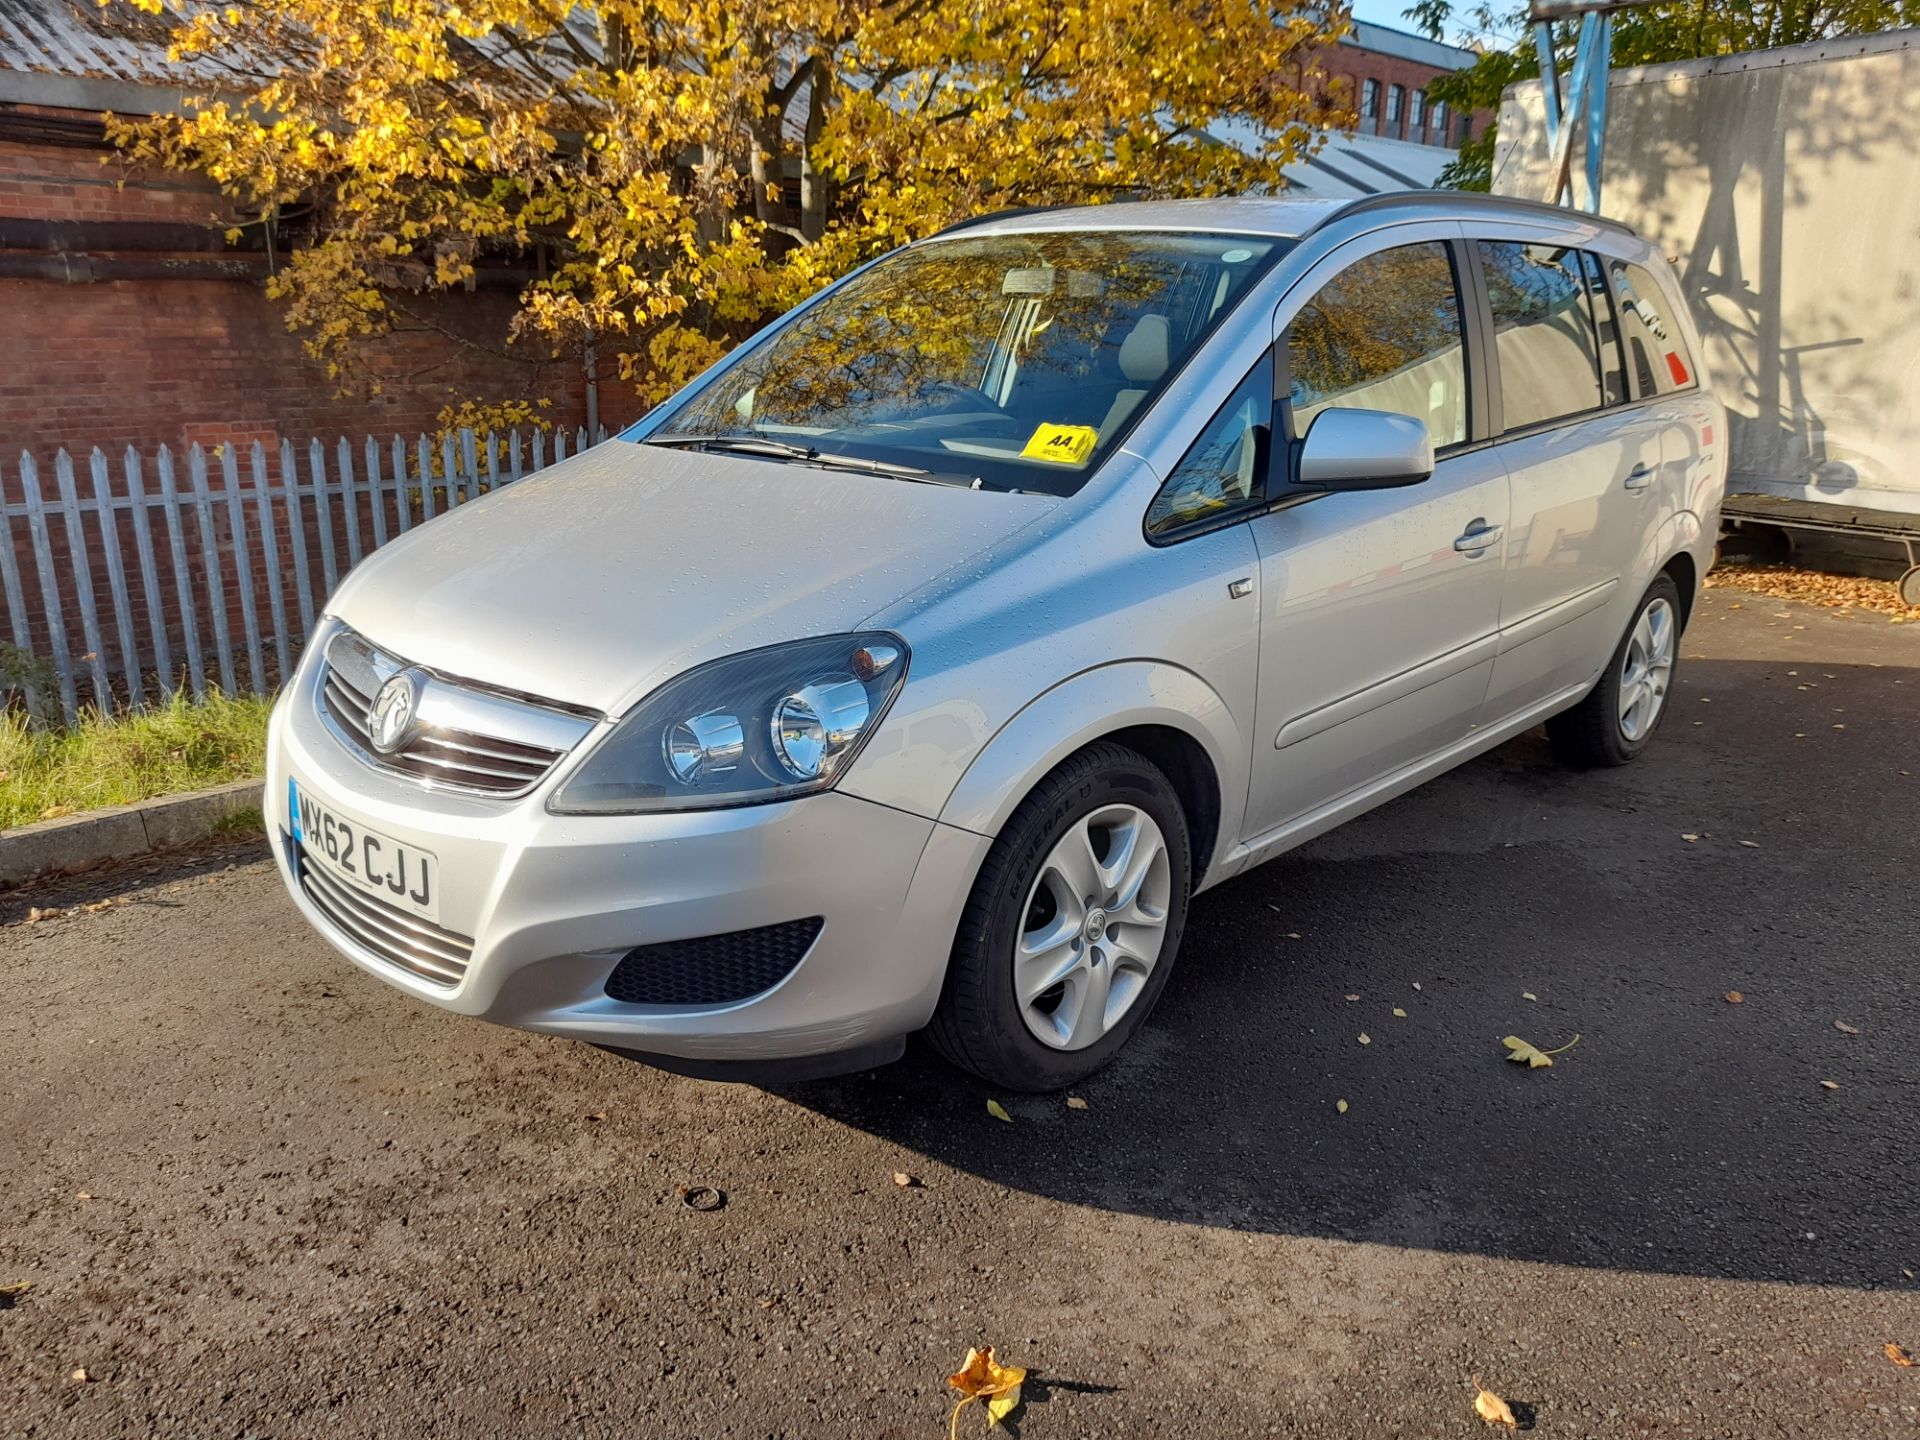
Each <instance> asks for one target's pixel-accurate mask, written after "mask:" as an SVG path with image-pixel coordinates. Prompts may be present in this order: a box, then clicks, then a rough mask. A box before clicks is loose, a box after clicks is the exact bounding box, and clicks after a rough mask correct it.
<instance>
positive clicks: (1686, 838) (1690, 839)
mask: <svg viewBox="0 0 1920 1440" xmlns="http://www.w3.org/2000/svg"><path fill="white" fill-rule="evenodd" d="M1680 838H1681V839H1682V840H1684V841H1686V842H1687V843H1688V844H1689V845H1691V844H1693V843H1694V842H1695V841H1696V840H1698V839H1699V838H1700V837H1699V836H1698V835H1682V836H1681V837H1680Z"/></svg>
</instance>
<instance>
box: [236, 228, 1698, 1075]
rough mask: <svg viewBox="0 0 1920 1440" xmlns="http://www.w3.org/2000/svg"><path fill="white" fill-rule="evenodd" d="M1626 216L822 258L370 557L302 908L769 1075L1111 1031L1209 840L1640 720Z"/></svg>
mask: <svg viewBox="0 0 1920 1440" xmlns="http://www.w3.org/2000/svg"><path fill="white" fill-rule="evenodd" d="M1699 349H1700V347H1699V341H1698V337H1697V336H1696V334H1695V331H1694V328H1693V325H1692V324H1691V322H1690V321H1689V319H1688V316H1687V311H1686V309H1685V307H1684V306H1683V305H1682V303H1681V298H1680V295H1679V292H1678V290H1677V289H1676V287H1675V284H1674V280H1673V277H1672V275H1671V274H1670V273H1669V271H1668V269H1667V266H1666V265H1665V263H1664V262H1663V261H1662V259H1661V257H1660V256H1659V254H1658V253H1657V252H1656V251H1655V250H1654V249H1653V248H1652V247H1650V246H1649V245H1648V244H1646V243H1645V242H1644V241H1642V240H1640V239H1637V238H1636V237H1635V236H1634V235H1633V234H1632V232H1630V231H1629V230H1627V229H1626V228H1625V227H1623V226H1620V225H1617V224H1613V223H1611V222H1608V221H1605V220H1600V219H1595V218H1592V217H1588V216H1584V215H1580V214H1575V213H1572V212H1569V211H1565V210H1558V209H1550V208H1547V207H1543V206H1536V205H1531V204H1527V203H1524V202H1517V201H1505V200H1494V199H1489V198H1487V197H1475V196H1469V195H1459V194H1442V193H1410V194H1404V195H1387V196H1380V197H1375V198H1371V199H1368V200H1364V201H1360V202H1357V203H1352V204H1345V205H1341V204H1336V203H1332V202H1323V201H1297V200H1274V199H1240V200H1223V201H1195V202H1182V203H1142V204H1117V205H1112V206H1105V207H1100V208H1092V209H1066V210H1039V211H1030V212H1017V213H1012V214H1008V215H1003V216H995V217H989V218H986V219H982V220H978V221H974V222H971V223H968V224H965V225H961V226H958V227H956V228H954V229H952V230H949V231H947V232H945V233H943V234H941V235H938V236H935V237H933V238H931V239H929V240H925V241H922V242H919V243H916V244H913V245H909V246H907V247H905V248H904V249H901V250H898V251H895V252H894V253H892V254H891V255H888V256H886V257H884V258H883V259H880V260H878V261H876V262H874V263H872V264H871V265H868V266H867V267H865V268H864V269H861V270H858V271H856V272H854V273H853V274H851V275H849V276H847V277H846V278H845V279H843V280H841V281H840V282H839V283H838V284H836V285H834V286H832V287H831V288H829V289H827V290H825V291H824V292H822V293H821V294H820V295H818V296H816V297H815V298H814V299H812V300H811V301H809V302H808V303H806V304H805V305H802V306H801V307H799V308H798V309H796V310H795V311H793V312H792V313H791V314H789V315H787V316H785V317H783V318H782V319H781V320H779V321H778V322H776V323H775V324H774V325H772V326H770V327H769V328H768V329H767V330H765V331H764V332H762V333H761V334H760V335H758V336H756V337H754V338H753V339H752V340H751V341H749V342H747V343H745V344H743V345H741V346H740V347H739V348H738V349H736V350H735V351H734V352H733V354H732V355H730V356H729V357H728V358H727V359H726V360H725V361H723V362H722V363H721V364H719V365H717V366H715V367H714V368H713V369H712V370H711V371H709V372H708V373H707V374H705V375H703V376H701V377H700V378H699V379H698V380H696V381H695V382H693V383H692V384H691V385H689V386H687V387H686V388H685V389H684V390H683V391H681V392H680V394H678V395H677V396H675V397H674V398H673V399H672V400H671V401H669V402H668V403H666V404H665V405H663V406H661V407H659V408H658V409H657V410H655V411H654V412H653V413H652V414H650V415H649V416H648V417H647V418H646V419H645V420H643V421H642V422H641V423H639V424H638V425H636V426H634V427H633V428H632V429H630V430H629V431H627V432H626V433H625V434H624V435H622V436H620V437H619V438H618V439H617V440H614V441H610V442H608V443H606V444H604V445H601V446H599V447H598V448H596V449H593V450H591V451H588V452H587V453H584V454H582V455H580V456H578V457H577V458H575V459H573V460H571V461H569V462H567V463H566V464H564V465H561V466H558V467H556V468H554V469H553V470H551V471H548V472H546V473H543V474H542V475H540V476H539V477H537V478H535V479H532V480H529V481H524V482H522V483H520V484H517V485H514V486H512V487H511V488H508V489H504V490H502V491H500V492H498V493H496V494H493V495H491V496H489V497H487V498H485V499H482V500H480V501H478V502H477V503H473V504H469V505H463V506H461V507H460V508H458V509H456V510H454V511H452V512H451V513H449V514H446V515H444V516H443V517H442V518H440V519H438V520H436V521H434V522H433V523H432V524H431V525H428V526H425V527H424V528H421V529H416V530H414V531H412V532H411V533H409V534H407V535H405V536H404V537H402V538H400V539H398V540H396V541H395V542H393V543H392V544H390V545H388V546H387V547H386V548H385V549H383V550H381V551H380V552H379V553H378V554H377V555H376V556H374V557H373V558H372V559H370V560H368V561H367V562H366V563H364V564H363V565H361V566H360V567H359V568H358V569H357V570H355V571H354V573H353V574H352V576H351V577H350V578H349V579H348V580H347V581H346V583H345V584H343V585H342V586H341V588H340V590H339V592H338V593H337V595H336V596H335V597H334V599H333V600H332V602H331V604H330V606H329V610H328V616H327V620H326V623H325V626H324V627H323V628H322V630H321V631H320V632H319V633H318V635H317V636H316V638H315V639H314V641H313V643H312V644H311V645H310V647H309V649H308V651H307V654H306V655H305V657H304V659H303V660H302V662H301V664H300V667H299V670H298V672H297V674H296V675H295V676H294V677H293V679H292V682H291V683H290V684H289V685H288V686H287V688H286V692H285V694H284V696H283V698H282V700H281V702H280V704H279V707H278V709H277V711H276V713H275V716H274V722H273V730H272V743H271V758H270V764H269V776H268V784H267V814H268V815H269V817H270V818H271V821H272V823H273V827H274V829H275V830H276V831H277V833H278V837H279V862H280V865H281V867H282V869H283V872H284V875H285V879H286V883H287V888H288V890H289V892H290V893H291V895H292V897H293V901H294V903H295V904H296V905H297V906H299V908H300V910H301V912H302V913H303V914H304V915H305V916H306V917H307V919H308V920H309V921H310V922H311V923H312V924H313V926H314V927H315V928H316V929H317V930H319V931H320V933H321V934H322V935H324V936H325V937H326V938H327V939H328V940H329V941H330V942H331V943H332V944H333V945H334V946H335V947H336V948H338V949H339V950H340V951H341V952H342V953H343V954H345V955H346V956H347V957H348V958H349V959H351V960H352V961H354V962H355V963H356V964H358V965H360V966H361V967H363V968H364V969H366V970H368V971H371V972H372V973H373V974H374V975H376V976H378V977H379V978H381V979H382V980H385V981H386V982H387V983H389V984H391V985H393V986H395V987H396V988H398V989H401V990H404V991H407V992H408V993H410V994H412V995H414V996H416V997H418V998H419V999H421V1000H425V1001H428V1002H430V1003H432V1004H435V1005H439V1006H442V1007H444V1008H446V1009H449V1010H453V1011H458V1012H460V1013H462V1014H467V1015H472V1016H476V1017H479V1018H482V1019H487V1020H494V1021H498V1022H501V1023H503V1024H508V1025H514V1026H519V1027H522V1028H525V1029H528V1030H535V1031H540V1032H543V1033H545V1034H549V1035H560V1036H568V1037H571V1038H573V1039H577V1040H584V1041H588V1042H591V1043H593V1044H596V1045H602V1046H608V1047H612V1048H615V1049H618V1050H620V1051H623V1052H627V1053H632V1054H637V1055H640V1056H642V1057H643V1058H646V1059H649V1060H651V1061H653V1062H655V1063H657V1064H661V1065H664V1066H667V1067H669V1068H674V1069H681V1070H686V1071H691V1072H693V1073H697V1074H709V1075H716V1076H735V1077H742V1078H754V1079H768V1078H780V1077H789V1078H799V1077H805V1076H808V1075H819V1074H827V1073H833V1072H835V1071H841V1070H847V1069H852V1068H858V1067H862V1066H867V1065H872V1064H876V1063H880V1062H883V1061H885V1060H888V1059H890V1058H892V1057H894V1056H896V1055H898V1054H899V1052H900V1050H901V1047H902V1044H903V1042H904V1038H905V1037H906V1036H907V1035H908V1034H909V1033H911V1032H914V1031H918V1030H925V1031H927V1033H928V1034H929V1036H930V1037H931V1039H932V1041H933V1043H934V1044H935V1045H936V1046H937V1047H938V1048H939V1049H940V1050H941V1051H942V1052H943V1053H944V1054H946V1055H947V1056H948V1057H950V1058H951V1059H952V1060H954V1061H955V1062H957V1063H958V1064H960V1065H962V1066H964V1067H965V1068H967V1069H969V1070H971V1071H973V1072H975V1073H976V1074H978V1075H980V1076H983V1077H985V1078H987V1079H988V1080H990V1081H992V1082H993V1083H994V1084H995V1085H997V1086H1002V1087H1006V1088H1008V1089H1011V1090H1045V1089H1050V1088H1054V1087H1058V1086H1062V1085H1065V1084H1068V1083H1070V1082H1072V1081H1074V1080H1076V1079H1078V1078H1080V1077H1081V1076H1084V1075H1086V1074H1088V1073H1089V1072H1090V1071H1092V1070H1094V1069H1096V1068H1098V1067H1099V1066H1100V1065H1102V1064H1104V1063H1105V1062H1106V1061H1108V1060H1109V1059H1111V1058H1112V1056H1113V1055H1114V1053H1115V1051H1117V1050H1118V1049H1119V1048H1120V1046H1121V1045H1123V1044H1125V1043H1126V1041H1127V1038H1128V1037H1129V1036H1130V1035H1131V1034H1132V1033H1133V1032H1134V1031H1135V1030H1136V1029H1138V1028H1139V1026H1140V1025H1141V1024H1142V1023H1143V1022H1144V1021H1145V1019H1146V1017H1147V1015H1148V1013H1149V1012H1150V1011H1151V1010H1152V1008H1153V1004H1154V1001H1155V1000H1156V998H1157V997H1158V996H1159V994H1160V991H1161V989H1162V988H1163V987H1164V986H1165V985H1166V984H1167V982H1168V978H1169V975H1170V974H1171V972H1172V970H1173V964H1174V960H1175V958H1176V956H1177V955H1178V953H1179V949H1180V937H1181V931H1182V929H1183V927H1184V926H1185V923H1186V918H1187V907H1188V904H1189V902H1190V900H1191V898H1192V896H1193V895H1194V894H1196V893H1197V892H1199V891H1201V890H1204V889H1206V888H1207V887H1209V886H1212V885H1218V884H1220V883H1221V882H1222V881H1224V880H1228V879H1230V878H1232V877H1233V876H1235V875H1238V874H1240V873H1241V872H1243V871H1245V870H1246V869H1248V868H1249V867H1251V866H1253V865H1257V864H1259V863H1260V862H1261V861H1263V860H1268V859H1271V858H1272V857H1274V856H1275V855H1278V854H1280V853H1281V852H1283V851H1285V850H1288V849H1291V848H1292V847H1294V846H1296V845H1299V844H1301V843H1302V842H1304V841H1306V840H1309V839H1311V838H1313V837H1314V836H1316V835H1319V834H1321V833H1322V832H1324V831H1326V830H1329V829H1331V828H1332V827H1334V826H1336V825H1338V824H1340V823H1341V822H1342V821H1344V820H1347V819H1349V818H1350V817H1352V816H1355V815H1358V814H1360V813H1361V812H1363V811H1365V810H1369V809H1371V808H1372V807H1374V806H1376V805H1379V804H1380V803H1382V802H1383V801H1386V800H1390V799H1392V798H1393V797H1394V796H1396V795H1399V794H1401V793H1403V792H1405V791H1406V790H1409V789H1411V788H1412V787H1413V786H1415V785H1418V784H1420V783H1421V782H1422V781H1423V780H1426V779H1428V778H1430V777H1432V776H1434V775H1437V774H1439V773H1440V772H1441V771H1443V770H1446V769H1448V768H1449V767H1451V766H1454V765H1458V764H1460V763H1461V762H1462V761H1463V760H1466V759H1468V758H1470V757H1472V756H1474V755H1477V754H1479V753H1480V752H1482V751H1485V750H1487V749H1490V748H1491V747H1493V746H1495V745H1498V744H1500V743H1501V742H1502V741H1503V740H1506V739H1508V738H1509V737H1511V736H1513V735H1516V734H1518V733H1520V732H1521V731H1523V730H1525V729H1527V728H1528V727H1530V726H1534V725H1538V724H1540V723H1541V722H1542V721H1544V722H1546V725H1547V729H1548V733H1549V735H1550V736H1551V738H1552V741H1553V744H1554V746H1555V748H1556V749H1557V751H1558V752H1559V753H1560V754H1561V755H1562V756H1563V757H1564V758H1565V759H1567V760H1569V761H1571V762H1573V763H1575V764H1579V765H1613V764H1620V763H1623V762H1625V761H1628V760H1631V759H1632V758H1633V757H1634V756H1635V755H1636V754H1638V753H1639V751H1640V750H1641V749H1642V748H1643V747H1644V746H1645V745H1646V744H1647V743H1648V740H1649V739H1650V737H1651V736H1652V734H1653V731H1654V729H1655V727H1656V726H1657V725H1658V723H1659V721H1660V718H1661V714H1662V710H1663V706H1664V703H1665V701H1666V698H1667V696H1668V694H1669V691H1670V689H1671V686H1672V683H1673V673H1674V666H1675V663H1676V660H1677V653H1678V652H1677V642H1678V638H1679V635H1680V632H1681V630H1682V628H1683V627H1684V626H1685V624H1686V621H1687V615H1688V612H1689V610H1690V609H1691V608H1692V606H1693V604H1694V600H1695V597H1696V595H1697V594H1698V592H1699V586H1700V581H1701V577H1702V576H1703V574H1704V573H1705V571H1706V569H1707V567H1708V565H1709V563H1710V560H1711V555H1712V546H1713V540H1714V536H1715V532H1716V529H1717V515H1718V510H1719V505H1720V499H1721V493H1722V489H1723V487H1724V481H1725V474H1726V467H1727V431H1726V417H1725V414H1724V412H1723V410H1722V407H1721V406H1720V404H1719V403H1718V402H1717V401H1716V400H1715V399H1714V398H1713V396H1712V394H1711V393H1710V392H1709V391H1708V389H1707V387H1706V384H1705V381H1704V379H1703V377H1702V376H1701V373H1700V368H1699Z"/></svg>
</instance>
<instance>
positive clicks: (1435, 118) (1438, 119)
mask: <svg viewBox="0 0 1920 1440" xmlns="http://www.w3.org/2000/svg"><path fill="white" fill-rule="evenodd" d="M1447 118H1448V117H1447V102H1446V101H1444V100H1436V101H1434V102H1433V113H1432V115H1430V116H1429V117H1428V119H1429V121H1430V122H1431V124H1432V125H1433V143H1434V144H1436V145H1444V144H1446V143H1447V136H1448V135H1449V134H1450V133H1451V132H1450V131H1448V129H1447Z"/></svg>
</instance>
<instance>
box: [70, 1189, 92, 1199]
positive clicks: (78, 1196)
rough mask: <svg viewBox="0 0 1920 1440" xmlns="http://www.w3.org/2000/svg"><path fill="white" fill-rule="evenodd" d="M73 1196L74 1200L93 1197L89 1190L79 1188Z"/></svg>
mask: <svg viewBox="0 0 1920 1440" xmlns="http://www.w3.org/2000/svg"><path fill="white" fill-rule="evenodd" d="M73 1198H74V1199H76V1200H91V1199H93V1194H92V1192H91V1191H87V1190H79V1191H76V1192H75V1193H74V1197H73Z"/></svg>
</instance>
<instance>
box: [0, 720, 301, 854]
mask: <svg viewBox="0 0 1920 1440" xmlns="http://www.w3.org/2000/svg"><path fill="white" fill-rule="evenodd" d="M272 704H273V702H272V701H270V700H266V699H262V698H261V697H259V696H254V695H246V696H238V697H229V696H226V695H221V694H219V693H217V692H216V693H213V694H210V695H208V697H207V699H206V702H205V703H204V704H195V703H194V702H193V701H192V700H189V699H188V698H186V697H185V696H183V695H175V696H174V697H173V699H172V700H171V701H169V702H168V703H167V704H165V705H162V706H157V707H155V708H153V709H149V710H143V711H140V712H138V713H137V714H132V715H121V716H114V717H110V718H102V717H100V716H97V715H88V716H86V717H84V718H83V719H82V720H81V722H80V723H79V724H78V725H76V726H75V727H74V728H72V729H71V730H51V731H41V730H30V729H28V728H27V724H26V722H25V721H24V720H23V719H21V718H20V717H19V716H16V715H0V830H10V829H12V828H13V827H14V826H16V825H25V824H28V823H29V822H31V821H34V820H52V819H55V818H57V817H59V816H61V815H73V814H78V813H79V812H80V811H83V810H99V809H103V808H105V807H106V806H108V805H125V804H129V803H130V802H132V801H135V800H151V799H152V798H153V797H154V796H156V795H172V794H177V793H179V792H181V791H185V790H205V789H207V788H208V787H210V786H214V785H223V784H225V783H226V782H227V781H229V780H246V779H249V778H251V777H253V776H255V775H259V774H260V773H261V772H262V767H263V762H264V758H265V754H266V742H267V712H268V710H269V709H271V707H272Z"/></svg>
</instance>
